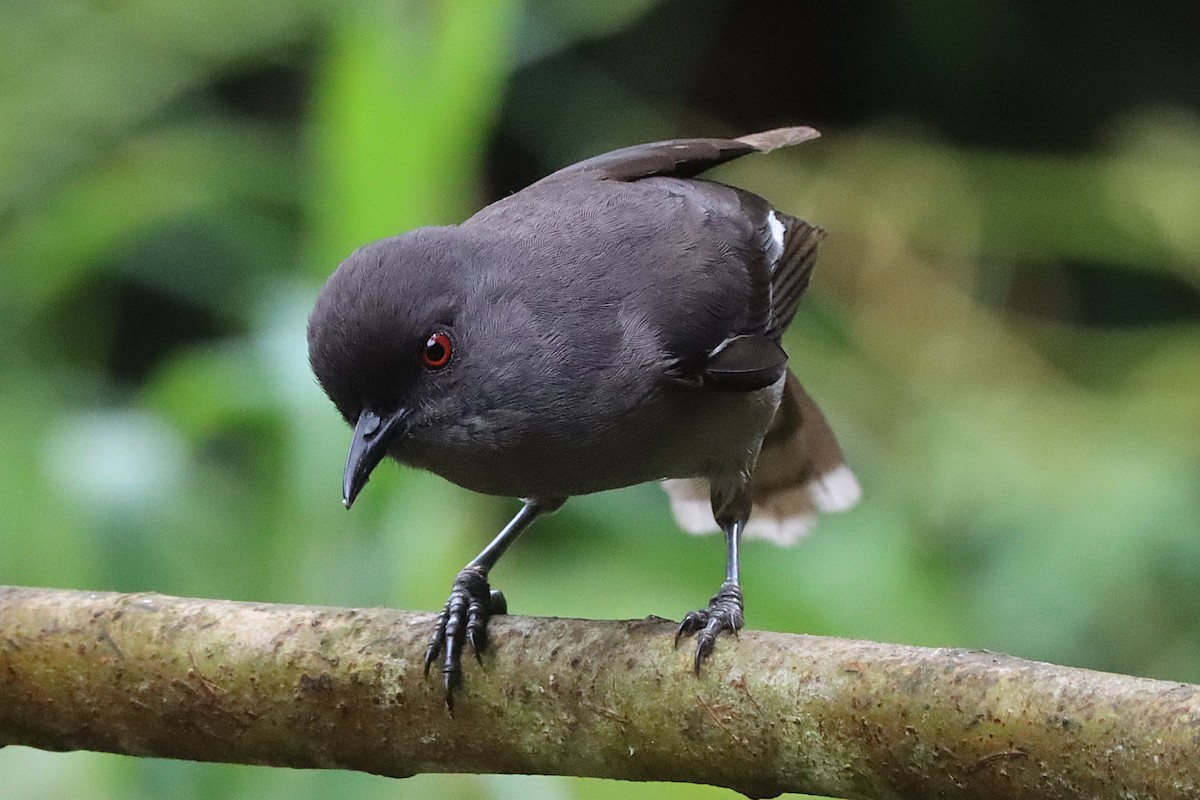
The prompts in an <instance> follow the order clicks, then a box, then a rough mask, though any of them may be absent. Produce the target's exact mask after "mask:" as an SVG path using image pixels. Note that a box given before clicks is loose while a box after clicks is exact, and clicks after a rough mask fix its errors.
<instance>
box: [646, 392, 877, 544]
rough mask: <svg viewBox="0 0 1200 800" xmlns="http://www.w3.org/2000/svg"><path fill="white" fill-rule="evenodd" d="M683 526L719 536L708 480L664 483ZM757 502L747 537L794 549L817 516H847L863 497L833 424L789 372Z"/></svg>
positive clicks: (754, 485)
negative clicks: (835, 435)
mask: <svg viewBox="0 0 1200 800" xmlns="http://www.w3.org/2000/svg"><path fill="white" fill-rule="evenodd" d="M663 488H664V489H665V490H666V491H667V494H668V495H669V496H670V498H671V509H672V511H673V512H674V514H675V519H676V521H677V522H678V523H679V526H680V527H681V528H683V529H684V530H685V531H687V532H688V533H711V532H715V531H717V524H716V522H715V521H714V520H713V515H712V508H711V505H710V500H709V485H708V481H707V480H705V479H704V478H686V479H677V480H668V481H663ZM751 493H752V497H753V502H754V508H753V511H752V512H751V514H750V521H749V523H748V524H747V525H746V536H747V537H756V538H762V539H769V540H771V541H774V542H776V543H778V544H793V543H795V542H796V541H797V540H798V539H800V538H801V537H802V536H804V535H805V534H807V533H808V532H809V531H811V530H812V528H813V526H814V525H815V524H816V521H817V515H818V513H830V512H837V511H845V510H846V509H848V508H851V507H853V506H854V505H855V504H856V503H857V502H858V500H859V498H860V497H861V496H862V489H861V487H860V486H859V483H858V479H857V478H855V477H854V473H853V472H852V471H851V470H850V468H849V467H847V466H846V463H845V459H844V458H843V456H842V449H841V447H840V446H839V445H838V443H837V439H836V438H834V435H833V431H832V430H831V429H830V427H829V423H828V422H826V421H825V416H824V415H823V414H822V413H821V410H820V409H819V408H817V405H816V403H814V402H813V401H812V398H810V397H809V396H808V394H807V393H806V392H805V391H804V388H803V387H802V386H801V385H800V381H798V380H797V379H796V376H795V375H793V374H792V373H791V372H788V376H787V382H786V384H785V385H784V393H783V399H782V400H781V401H780V404H779V410H778V411H777V412H776V413H775V419H774V421H773V422H772V423H771V428H770V430H768V431H767V435H766V437H765V438H764V440H763V446H762V451H761V452H760V453H759V456H758V462H757V465H756V466H755V469H754V474H753V477H752V479H751Z"/></svg>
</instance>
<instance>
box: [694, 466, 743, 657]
mask: <svg viewBox="0 0 1200 800" xmlns="http://www.w3.org/2000/svg"><path fill="white" fill-rule="evenodd" d="M712 501H713V517H714V518H715V519H716V521H717V525H719V526H720V528H721V530H722V531H723V532H724V533H725V582H724V583H722V584H721V588H720V590H718V591H717V593H716V594H715V595H713V597H712V599H711V600H709V601H708V608H704V609H701V610H700V611H690V612H688V614H687V616H685V617H684V618H683V621H682V622H680V623H679V628H678V630H676V632H675V645H676V646H678V645H679V640H680V639H682V638H683V637H684V636H689V635H691V634H693V633H695V634H696V657H695V659H694V661H693V669H695V671H696V674H697V675H699V674H700V664H701V663H703V661H704V659H705V658H707V657H708V655H709V654H710V653H712V651H713V647H714V646H715V645H716V643H717V636H718V635H720V633H721V631H730V632H732V633H733V635H734V636H737V632H738V631H739V630H741V628H742V626H743V625H744V624H745V614H744V607H745V605H744V601H743V599H742V586H741V578H740V572H741V565H740V563H739V561H738V548H739V546H740V545H741V541H742V531H744V530H745V529H746V521H747V520H749V519H750V508H751V499H750V487H749V483H748V482H747V483H745V484H743V485H741V486H739V487H737V489H735V490H734V491H733V492H732V493H731V494H728V495H726V494H722V493H719V492H718V491H717V490H716V489H715V488H714V490H713V495H712Z"/></svg>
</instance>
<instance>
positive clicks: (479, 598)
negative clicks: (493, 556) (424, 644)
mask: <svg viewBox="0 0 1200 800" xmlns="http://www.w3.org/2000/svg"><path fill="white" fill-rule="evenodd" d="M507 612H508V604H507V603H506V602H505V600H504V595H503V594H501V593H500V592H499V591H497V590H495V589H492V588H491V586H490V585H489V584H488V579H487V572H486V571H485V570H482V569H480V568H478V567H467V568H466V569H464V570H463V571H462V572H460V573H458V576H457V577H456V578H455V579H454V584H453V586H452V587H451V589H450V598H449V599H448V600H447V601H446V607H445V608H444V609H442V613H441V615H440V616H439V617H438V621H437V625H435V626H434V629H433V638H432V639H430V640H429V647H428V648H426V650H425V675H426V676H428V675H429V667H430V666H432V665H433V662H434V661H436V660H437V659H438V656H439V655H441V654H442V653H443V651H444V653H445V658H444V659H443V660H442V681H443V684H444V685H445V687H446V708H448V709H450V710H451V711H453V710H454V690H455V689H457V688H458V687H459V685H460V684H461V683H462V649H463V641H464V640H465V641H466V642H468V643H469V644H470V645H471V650H473V651H474V653H475V660H476V661H478V662H480V663H481V664H482V663H483V660H482V658H481V657H480V656H481V654H482V653H483V651H484V649H485V648H486V647H487V623H488V619H489V618H490V617H492V616H493V615H495V614H505V613H507Z"/></svg>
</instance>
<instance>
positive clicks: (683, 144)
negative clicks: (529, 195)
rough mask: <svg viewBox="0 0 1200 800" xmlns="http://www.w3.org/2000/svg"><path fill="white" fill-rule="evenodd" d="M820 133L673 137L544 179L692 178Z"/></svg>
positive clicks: (786, 130) (796, 130)
mask: <svg viewBox="0 0 1200 800" xmlns="http://www.w3.org/2000/svg"><path fill="white" fill-rule="evenodd" d="M820 135H821V134H820V133H819V132H818V131H817V130H816V129H815V128H809V127H806V126H799V127H793V128H776V129H775V130H771V131H764V132H762V133H753V134H749V135H747V136H742V137H739V138H737V139H672V140H669V141H665V142H651V143H649V144H638V145H634V146H632V147H624V148H622V149H620V150H613V151H612V152H611V153H604V154H603V155H599V156H594V157H593V158H589V159H587V160H585V161H580V162H578V163H576V164H572V165H571V166H569V167H564V168H563V169H560V170H559V171H558V172H555V173H553V174H551V175H549V176H547V177H546V178H544V179H543V180H547V181H551V180H556V179H558V178H561V177H564V176H570V175H576V174H578V173H580V172H590V173H594V174H595V175H596V177H598V178H602V179H606V180H614V181H636V180H638V179H640V178H648V177H651V176H653V175H661V176H670V177H675V178H691V177H693V176H695V175H699V174H700V173H701V172H704V171H705V170H707V169H712V168H713V167H715V166H717V165H718V164H724V163H725V162H726V161H732V160H733V159H735V158H738V157H740V156H744V155H747V154H748V153H766V152H770V151H771V150H775V149H777V148H780V147H790V146H792V145H796V144H800V143H801V142H806V141H808V140H809V139H815V138H817V137H818V136H820Z"/></svg>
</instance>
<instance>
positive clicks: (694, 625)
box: [675, 581, 746, 675]
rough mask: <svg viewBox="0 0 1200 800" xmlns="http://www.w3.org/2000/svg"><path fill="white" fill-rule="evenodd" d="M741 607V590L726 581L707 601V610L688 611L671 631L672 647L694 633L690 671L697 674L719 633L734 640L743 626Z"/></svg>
mask: <svg viewBox="0 0 1200 800" xmlns="http://www.w3.org/2000/svg"><path fill="white" fill-rule="evenodd" d="M744 609H745V604H744V602H743V600H742V589H741V587H740V586H738V585H737V584H736V583H732V582H730V581H726V582H725V583H723V584H721V589H720V591H718V592H717V593H716V594H715V595H713V598H712V599H711V600H709V601H708V608H704V609H701V610H700V611H689V612H688V613H687V616H685V617H684V618H683V621H682V622H680V623H679V628H678V629H677V630H676V631H675V646H676V647H678V646H679V642H680V640H682V639H683V637H685V636H690V635H692V634H693V633H694V634H696V657H695V660H694V661H693V663H692V668H693V669H694V670H695V671H696V674H697V675H699V674H700V665H701V664H702V663H703V662H704V659H706V658H708V656H709V654H710V653H712V651H713V647H714V646H715V645H716V643H717V636H719V635H720V633H721V631H730V632H731V633H732V634H733V635H734V636H735V637H736V636H737V634H738V631H739V630H741V628H742V626H743V625H745V624H746V622H745V616H744Z"/></svg>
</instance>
